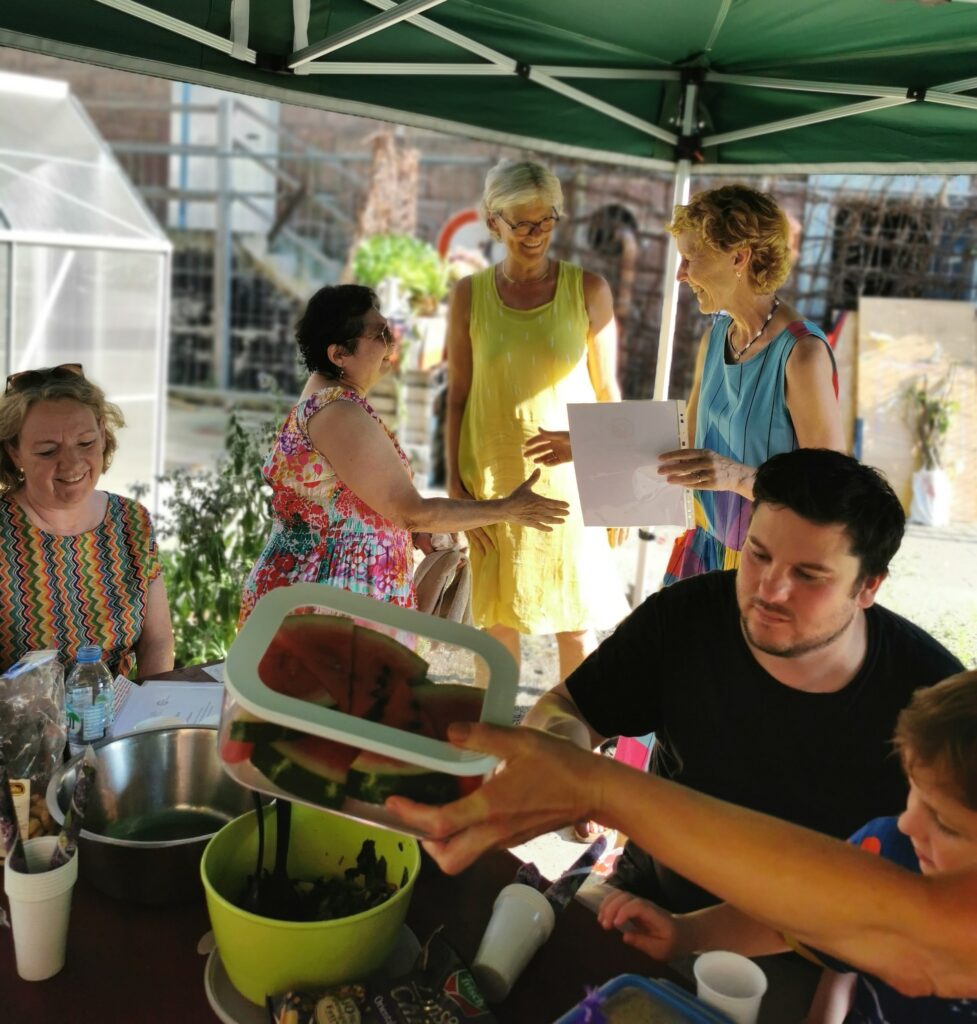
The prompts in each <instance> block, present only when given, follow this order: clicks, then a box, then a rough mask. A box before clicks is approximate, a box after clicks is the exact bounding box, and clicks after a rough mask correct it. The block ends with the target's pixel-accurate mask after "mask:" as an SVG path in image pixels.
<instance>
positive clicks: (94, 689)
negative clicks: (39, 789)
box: [64, 647, 114, 755]
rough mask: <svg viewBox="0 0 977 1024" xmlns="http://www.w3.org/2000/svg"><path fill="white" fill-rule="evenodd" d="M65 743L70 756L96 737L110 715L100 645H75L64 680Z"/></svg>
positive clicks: (110, 693) (109, 687) (106, 672)
mask: <svg viewBox="0 0 977 1024" xmlns="http://www.w3.org/2000/svg"><path fill="white" fill-rule="evenodd" d="M64 688H65V704H66V707H67V713H68V746H69V747H70V748H71V753H72V755H74V754H80V753H81V752H82V751H83V750H84V749H85V746H86V744H88V743H93V742H94V741H95V740H100V739H102V737H103V736H104V735H105V732H106V730H107V729H108V728H109V727H110V726H111V725H112V720H113V717H114V714H113V712H114V707H113V698H114V693H113V685H112V673H111V672H110V671H109V668H108V665H106V664H105V662H104V661H102V649H101V648H100V647H79V648H78V653H77V654H76V655H75V664H74V668H72V670H71V672H70V673H69V675H68V679H67V681H66V682H65V686H64Z"/></svg>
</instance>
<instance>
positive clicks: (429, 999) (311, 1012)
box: [267, 931, 498, 1024]
mask: <svg viewBox="0 0 977 1024" xmlns="http://www.w3.org/2000/svg"><path fill="white" fill-rule="evenodd" d="M267 1005H268V1019H269V1021H270V1024H326V1022H327V1024H443V1022H445V1021H451V1020H463V1021H465V1022H466V1024H498V1021H497V1020H496V1018H495V1017H494V1016H493V1014H492V1013H491V1011H490V1010H489V1009H488V1007H487V1006H486V1004H485V999H484V998H483V997H482V994H481V992H479V990H478V986H477V985H476V984H475V980H474V979H473V978H472V976H471V972H470V971H469V970H468V968H467V967H466V966H465V964H464V962H463V961H462V959H461V957H459V956H458V954H457V953H456V952H455V951H454V949H453V948H452V947H451V946H450V945H449V944H448V942H447V941H446V940H445V939H444V938H443V937H442V936H441V934H440V931H438V932H435V933H434V934H433V935H432V936H431V938H430V939H428V941H427V943H426V944H425V946H424V948H423V949H422V950H421V952H420V953H419V954H418V957H417V961H416V962H415V964H414V967H413V968H412V970H410V971H409V972H408V973H407V974H405V975H402V976H401V977H399V978H395V979H392V980H385V981H368V982H358V983H355V984H347V985H336V986H333V987H332V988H328V989H311V990H308V991H305V992H285V993H283V994H282V995H279V996H274V997H269V999H268V1003H267Z"/></svg>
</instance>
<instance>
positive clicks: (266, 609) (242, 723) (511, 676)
mask: <svg viewBox="0 0 977 1024" xmlns="http://www.w3.org/2000/svg"><path fill="white" fill-rule="evenodd" d="M309 612H316V613H325V614H327V615H330V616H333V618H332V619H331V620H330V622H331V623H332V625H333V626H335V637H334V638H330V637H328V636H325V635H319V632H318V628H317V627H321V628H322V629H323V630H326V632H328V629H327V627H326V625H325V624H324V623H323V620H317V623H316V625H315V626H313V625H312V624H311V623H310V620H302V621H300V622H299V621H297V620H295V619H294V618H292V616H293V615H295V614H299V615H302V614H306V613H309ZM283 623H284V624H285V631H284V632H283V633H282V634H279V629H280V628H281V627H282V626H283ZM306 627H308V628H306ZM329 628H332V627H329ZM303 634H307V636H306V635H303ZM377 634H380V637H379V638H378V636H377ZM283 637H287V641H286V640H285V639H283ZM266 656H267V657H266ZM263 659H265V660H264V661H263ZM421 659H423V661H422V660H421ZM388 662H389V664H388ZM282 666H284V668H282ZM259 668H260V670H261V672H264V674H265V676H266V677H267V679H268V680H270V681H271V682H272V683H273V685H274V686H275V687H276V688H275V689H273V688H271V686H269V685H268V683H267V681H266V680H263V679H262V677H261V672H259ZM279 669H281V672H280V673H279ZM286 670H287V671H286ZM289 671H290V672H291V675H290V676H288V678H287V679H286V678H285V677H286V675H287V672H289ZM347 671H348V675H349V695H347V694H346V692H345V685H343V686H338V685H337V680H339V681H340V682H341V681H342V680H343V679H344V678H345V675H344V673H346V672H347ZM272 672H274V673H276V674H278V675H280V676H281V678H278V677H277V675H276V678H274V679H272V677H271V673H272ZM411 673H412V678H411V680H410V682H409V683H405V682H404V679H403V678H401V677H403V676H404V675H405V674H411ZM476 680H478V681H479V682H481V683H483V684H485V686H486V688H485V689H484V691H483V690H480V689H477V688H475V683H476ZM370 681H373V683H375V685H373V683H371V685H367V683H369V682H370ZM224 683H225V701H224V708H223V711H222V714H221V727H220V733H219V740H218V742H219V743H220V747H221V754H222V758H223V761H224V769H225V771H227V772H228V773H229V774H230V775H231V776H232V777H233V778H234V779H235V780H236V781H237V782H239V783H241V784H242V785H245V786H248V787H250V788H251V789H256V790H258V791H260V792H263V793H267V794H268V795H270V796H283V797H285V798H287V799H289V800H294V801H298V802H300V803H306V804H309V805H310V806H314V807H321V808H326V809H328V810H332V811H335V812H336V813H340V814H343V815H346V816H348V817H352V818H356V819H358V820H360V821H367V822H371V823H374V824H377V825H380V826H382V827H385V828H392V829H395V830H397V831H401V832H403V831H407V830H406V829H405V828H404V826H403V825H402V824H400V822H399V820H398V819H396V818H394V817H393V815H391V814H390V813H389V812H387V811H386V810H385V809H384V807H383V804H382V802H379V801H381V800H382V794H383V793H384V792H386V791H387V789H388V787H390V786H393V787H395V789H394V791H397V792H404V791H405V789H406V790H407V792H405V795H408V796H413V797H414V798H415V799H421V800H427V802H431V803H440V802H444V801H445V800H449V799H454V798H455V797H456V796H458V795H462V794H463V793H464V792H466V791H468V790H470V789H471V788H474V787H475V786H477V785H478V783H479V780H480V778H481V777H482V776H483V775H485V773H486V772H488V771H490V770H491V769H492V768H493V767H494V765H495V758H493V757H490V756H488V755H481V754H477V753H473V752H471V751H466V750H461V749H459V748H457V747H454V746H452V745H451V744H450V743H448V742H446V741H445V740H444V739H438V738H434V736H435V734H443V726H444V725H446V721H443V719H444V712H445V710H446V709H448V710H450V709H452V707H453V706H454V705H455V704H457V703H459V702H458V701H455V700H454V698H455V697H456V696H460V697H464V698H465V700H463V701H461V702H460V703H463V704H465V705H466V707H472V706H473V705H475V704H476V698H475V696H473V695H474V694H478V695H479V696H480V697H481V708H480V714H479V715H469V716H468V717H471V718H475V717H477V718H478V720H480V721H483V722H491V723H495V724H502V725H510V724H511V723H512V712H513V706H514V703H515V695H516V687H517V683H518V671H517V669H516V665H515V663H514V662H513V660H512V658H511V656H510V655H509V653H508V652H507V651H506V650H505V648H504V647H503V646H502V645H501V644H499V643H498V642H497V641H495V640H493V639H492V638H491V637H490V636H488V635H487V634H486V633H483V632H481V631H480V630H477V629H474V628H472V627H470V626H463V625H460V624H458V623H454V622H449V621H447V620H445V619H441V618H435V617H433V616H430V615H423V614H421V613H420V612H416V611H410V610H408V609H405V608H400V607H397V606H395V605H391V604H386V603H383V602H379V601H374V600H372V599H370V598H367V597H363V596H361V595H358V594H350V593H348V592H346V591H343V590H339V589H337V588H335V587H330V586H327V585H324V584H315V583H299V584H295V585H294V586H291V587H281V588H278V589H276V590H273V591H271V592H270V593H268V594H265V595H264V596H263V597H262V598H261V599H260V600H259V601H258V603H257V604H256V605H255V608H254V610H253V611H252V613H251V615H250V616H249V618H248V620H247V622H245V624H244V626H243V627H242V629H241V632H240V633H239V634H238V636H237V638H236V639H235V641H234V643H233V644H232V646H231V649H230V650H229V652H228V655H227V659H226V661H225V666H224ZM320 684H321V685H320ZM446 686H447V687H450V688H451V689H449V690H446V689H443V687H446ZM281 689H289V690H291V691H292V692H293V693H295V692H298V691H299V690H301V691H302V694H303V696H301V697H300V696H296V695H289V694H288V693H286V692H281ZM339 690H342V691H343V692H338V691H339ZM435 691H436V692H435ZM364 695H366V696H365V697H364ZM347 696H348V700H347ZM374 696H376V701H375V702H374V703H373V704H372V706H370V707H369V709H368V715H367V716H366V717H364V716H361V715H359V714H353V713H348V711H347V710H340V709H339V708H340V707H341V706H342V704H343V702H346V703H347V704H348V706H349V709H350V710H351V709H352V708H354V707H356V706H357V703H358V704H359V705H360V706H362V705H363V702H364V700H366V701H367V703H369V700H370V699H372V698H373V697H374ZM310 697H311V698H312V699H308V698H310ZM337 699H338V703H337ZM325 703H332V704H333V705H334V706H331V707H330V706H324V704H325ZM407 709H411V710H410V713H408V711H407ZM378 718H379V719H384V720H377V719H378ZM414 718H416V719H417V721H414ZM408 719H410V722H409V724H410V725H411V726H412V727H413V729H423V730H425V731H426V732H427V734H426V735H425V734H422V733H421V732H419V731H413V729H411V728H403V727H398V725H395V724H391V723H393V722H395V721H396V722H397V723H400V724H406V723H407V720H408ZM436 720H437V721H436ZM316 738H318V739H316ZM323 741H332V742H323ZM336 744H342V745H343V746H344V747H345V748H346V751H348V753H349V757H350V758H351V759H352V758H355V760H354V761H352V763H351V764H348V765H347V766H346V767H347V769H348V771H347V774H346V776H345V781H342V782H341V781H340V776H341V775H342V772H343V765H344V764H345V759H344V756H343V755H344V750H343V748H342V747H337V746H336ZM357 752H362V753H360V754H359V755H358V753H357ZM320 753H321V754H322V755H323V756H322V757H321V758H320V757H319V755H320ZM372 755H378V756H379V761H380V762H381V769H380V771H379V772H371V771H368V770H367V767H368V766H369V767H372V768H376V763H377V761H378V758H377V757H375V756H372ZM386 758H393V759H395V760H397V761H399V762H403V763H404V766H405V767H404V774H400V773H399V771H398V770H397V769H391V774H389V775H386V774H383V771H384V770H386V766H385V765H383V764H382V760H383V759H386ZM406 766H413V769H412V770H411V769H408V768H407V767H406ZM297 769H301V770H297ZM310 770H311V771H312V773H313V775H314V778H312V779H310V778H309V774H308V773H309V771H310ZM320 770H321V772H322V775H321V778H322V785H321V786H319V785H318V783H317V782H316V780H317V779H318V778H319V777H320V774H319V773H320ZM432 773H434V774H432ZM446 777H447V778H446ZM452 779H457V780H459V781H458V783H457V785H454V784H452ZM465 779H467V780H468V782H467V783H466V782H464V781H463V780H465ZM399 786H402V787H404V788H396V787H399ZM364 794H366V795H367V796H368V797H369V798H370V799H371V800H372V799H377V800H378V802H368V800H367V799H365V798H363V796H364ZM378 794H379V796H378ZM429 796H433V797H434V798H433V799H428V797H429Z"/></svg>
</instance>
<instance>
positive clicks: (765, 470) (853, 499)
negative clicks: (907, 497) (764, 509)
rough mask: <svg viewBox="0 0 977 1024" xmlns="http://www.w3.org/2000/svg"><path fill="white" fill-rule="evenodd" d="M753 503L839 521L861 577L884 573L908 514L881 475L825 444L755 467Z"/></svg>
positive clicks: (818, 520)
mask: <svg viewBox="0 0 977 1024" xmlns="http://www.w3.org/2000/svg"><path fill="white" fill-rule="evenodd" d="M753 502H754V507H758V506H760V505H777V506H782V507H783V508H789V509H790V510H791V512H794V513H795V514H796V515H799V516H802V517H803V518H804V519H809V520H810V521H811V522H812V523H819V524H820V525H822V526H832V525H840V526H843V527H844V528H845V531H846V532H847V534H848V537H849V539H850V541H851V553H852V554H853V555H854V556H855V557H856V558H857V559H858V562H859V577H860V579H867V578H868V577H870V576H878V575H880V574H882V573H884V572H886V571H887V570H888V568H889V562H890V561H891V560H892V556H893V555H894V554H895V553H896V552H897V551H898V550H899V545H900V544H901V543H902V535H903V531H904V530H905V527H906V515H905V513H904V512H903V510H902V505H901V504H900V503H899V499H898V498H897V497H896V494H895V491H893V490H892V488H891V487H890V486H889V483H888V481H887V480H886V479H885V477H884V476H883V475H882V474H881V473H880V472H879V471H878V470H877V469H873V468H872V467H871V466H863V465H862V463H860V462H859V461H858V460H857V459H853V458H852V457H851V456H850V455H843V454H842V453H841V452H835V451H831V450H829V449H827V448H798V449H797V450H796V451H793V452H784V453H783V454H782V455H774V457H773V458H772V459H767V461H766V462H765V463H764V464H763V465H762V466H761V467H760V468H759V469H758V470H757V473H756V479H755V480H754V483H753Z"/></svg>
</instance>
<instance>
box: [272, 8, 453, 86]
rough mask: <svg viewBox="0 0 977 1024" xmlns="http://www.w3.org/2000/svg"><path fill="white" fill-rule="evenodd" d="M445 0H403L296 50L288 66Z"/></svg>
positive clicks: (295, 66)
mask: <svg viewBox="0 0 977 1024" xmlns="http://www.w3.org/2000/svg"><path fill="white" fill-rule="evenodd" d="M444 2H445V0H402V2H401V3H399V4H394V5H393V6H392V7H389V8H387V10H385V11H384V12H383V13H382V14H375V15H374V16H373V17H372V18H367V19H366V21H361V22H359V24H356V25H353V26H352V27H351V28H347V29H344V30H343V31H342V32H337V33H336V34H335V35H332V36H327V37H326V38H325V39H322V40H320V41H319V42H318V43H313V44H312V45H311V46H306V47H305V48H304V49H301V50H296V52H295V53H293V54H292V55H291V56H290V57H289V58H288V60H287V63H288V66H289V67H290V68H293V69H294V68H297V67H301V65H303V64H307V63H308V62H309V61H312V60H315V59H316V58H317V57H324V56H325V55H326V54H327V53H333V52H334V51H335V50H341V49H342V48H343V47H344V46H349V45H350V43H355V42H358V41H359V40H360V39H365V38H366V37H367V36H372V35H374V34H375V33H377V32H382V31H383V30H384V29H385V28H390V27H391V25H397V24H398V23H400V22H401V21H405V20H406V19H407V18H409V17H411V16H412V15H414V14H420V13H421V12H422V11H426V10H428V9H429V8H431V7H437V6H438V5H439V4H443V3H444Z"/></svg>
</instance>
